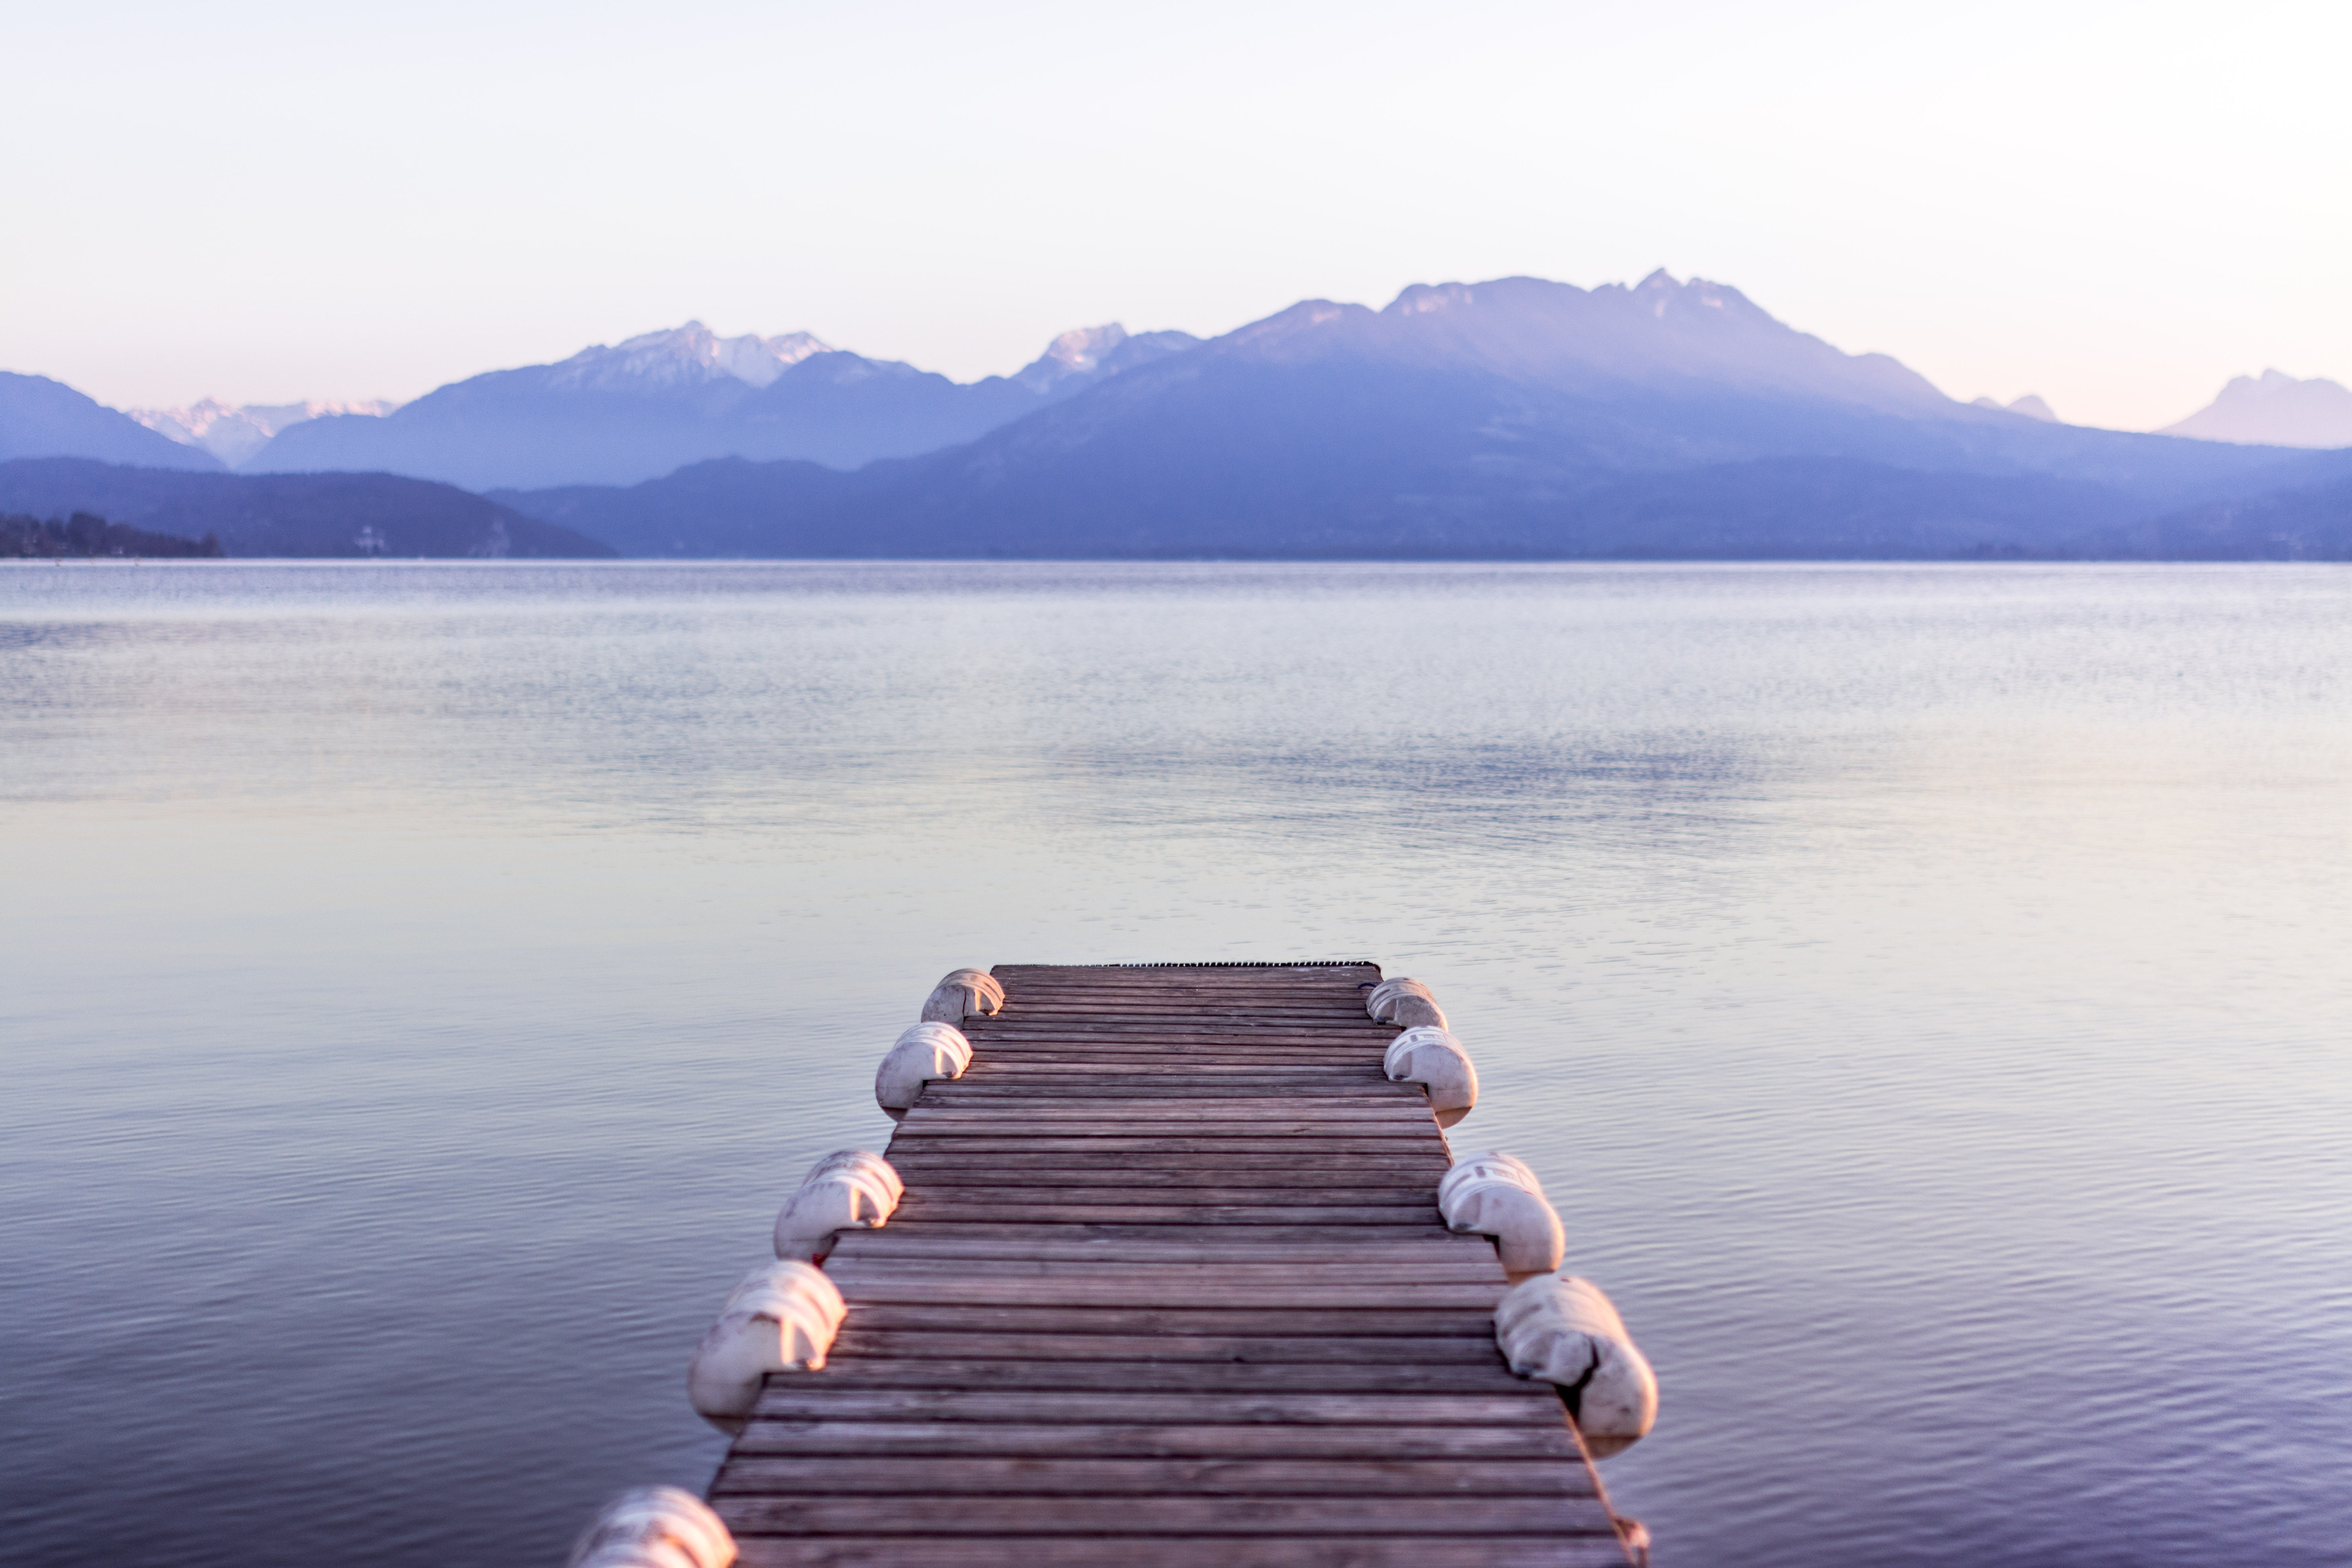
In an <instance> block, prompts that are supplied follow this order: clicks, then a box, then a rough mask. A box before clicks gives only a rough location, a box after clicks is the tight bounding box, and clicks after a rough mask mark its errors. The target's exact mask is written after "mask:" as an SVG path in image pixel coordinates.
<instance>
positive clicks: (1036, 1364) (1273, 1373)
mask: <svg viewBox="0 0 2352 1568" xmlns="http://www.w3.org/2000/svg"><path fill="white" fill-rule="evenodd" d="M824 1381H825V1384H826V1386H828V1387H834V1388H917V1389H950V1388H972V1389H985V1390H990V1391H992V1392H1000V1393H1013V1392H1024V1393H1028V1392H1035V1391H1037V1390H1041V1389H1084V1390H1087V1391H1090V1392H1094V1393H1132V1394H1264V1393H1282V1394H1498V1395H1506V1396H1508V1397H1511V1398H1515V1399H1527V1400H1532V1401H1534V1402H1535V1404H1536V1405H1537V1406H1538V1410H1539V1413H1540V1414H1542V1415H1546V1416H1556V1415H1558V1414H1559V1409H1560V1404H1559V1394H1558V1393H1557V1392H1556V1391H1555V1390H1554V1389H1553V1388H1552V1386H1551V1385H1550V1384H1536V1383H1529V1382H1528V1381H1527V1380H1526V1379H1524V1378H1518V1377H1514V1376H1512V1375H1511V1373H1510V1369H1509V1368H1507V1367H1506V1366H1505V1365H1504V1364H1503V1363H1502V1360H1501V1358H1500V1357H1496V1359H1495V1360H1494V1361H1492V1362H1489V1363H1486V1364H1483V1365H1480V1364H1465V1363H1436V1364H1433V1365H1402V1366H1401V1365H1395V1364H1375V1363H1352V1364H1348V1363H1342V1364H1328V1365H1327V1364H1318V1363H1313V1362H1272V1363H1250V1362H1104V1361H1083V1360H1062V1359H1058V1358H1048V1359H1045V1360H1018V1359H1015V1360H989V1361H973V1360H969V1359H965V1360H954V1359H943V1358H925V1359H914V1360H905V1361H898V1360H883V1359H876V1358H871V1357H857V1358H853V1359H845V1360H842V1361H839V1362H836V1363H832V1364H829V1365H827V1366H826V1368H825V1379H824Z"/></svg>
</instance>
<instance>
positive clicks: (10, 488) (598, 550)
mask: <svg viewBox="0 0 2352 1568" xmlns="http://www.w3.org/2000/svg"><path fill="white" fill-rule="evenodd" d="M156 439H157V440H159V441H160V440H163V437H160V436H158V437H156ZM167 444H168V443H167ZM78 511H82V512H94V513H96V514H98V515H99V516H100V517H103V518H106V519H107V520H108V521H111V522H115V523H120V524H126V525H129V526H131V527H133V528H137V529H141V530H144V531H149V532H153V533H163V534H171V535H174V536H176V537H179V538H182V539H190V540H195V539H202V538H203V537H204V536H205V535H206V534H216V535H218V536H219V539H220V542H221V544H222V547H223V548H224V549H225V550H226V552H228V553H229V554H231V555H288V556H301V557H306V558H308V557H348V556H368V555H386V556H436V557H459V558H463V557H475V558H482V559H504V558H512V559H517V560H531V559H562V560H571V559H593V558H598V557H608V556H610V555H611V554H612V553H613V551H612V550H611V548H610V547H609V546H606V545H604V544H603V543H600V542H597V541H596V540H593V539H588V538H584V537H583V536H582V535H580V534H578V533H575V532H573V531H572V530H570V529H568V528H563V527H562V526H560V525H557V524H554V523H550V522H544V521H540V520H539V519H537V518H531V517H526V516H524V515H522V514H521V513H520V512H517V511H514V510H510V509H509V508H507V507H503V506H500V505H499V504H498V503H497V502H495V501H488V500H483V499H482V498H481V497H480V496H478V495H469V494H468V493H467V492H466V491H464V490H461V489H455V488H453V487H451V486H449V485H443V484H435V483H432V482H430V481H427V480H424V479H402V478H400V477H398V476H396V475H393V474H219V473H214V474H197V473H187V472H175V471H172V470H169V469H162V468H120V467H117V466H115V465H113V464H110V463H100V462H94V461H91V460H89V459H88V458H19V459H17V460H16V461H14V462H5V463H0V512H19V513H26V514H30V515H32V516H35V517H39V518H57V519H64V518H68V517H69V516H70V515H71V514H73V513H75V512H78Z"/></svg>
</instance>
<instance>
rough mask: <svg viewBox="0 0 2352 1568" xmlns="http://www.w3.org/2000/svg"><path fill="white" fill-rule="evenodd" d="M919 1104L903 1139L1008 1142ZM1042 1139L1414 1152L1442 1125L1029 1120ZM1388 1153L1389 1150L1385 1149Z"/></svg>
mask: <svg viewBox="0 0 2352 1568" xmlns="http://www.w3.org/2000/svg"><path fill="white" fill-rule="evenodd" d="M922 1110H923V1107H922V1106H920V1105H918V1106H916V1107H915V1109H914V1110H910V1111H908V1113H907V1119H906V1120H905V1121H901V1122H900V1123H898V1136H899V1137H901V1138H992V1139H996V1140H999V1141H1002V1140H1003V1138H1004V1136H1005V1133H1006V1131H1007V1125H1006V1121H1005V1119H1003V1118H1002V1117H995V1116H990V1115H988V1114H987V1113H986V1112H984V1111H983V1112H982V1113H980V1114H979V1115H978V1116H970V1115H966V1114H963V1113H960V1112H957V1111H952V1110H941V1111H934V1112H933V1113H932V1114H930V1115H928V1116H926V1115H923V1114H921V1112H922ZM1024 1120H1025V1121H1027V1122H1028V1125H1029V1126H1030V1127H1031V1128H1032V1129H1033V1130H1034V1136H1036V1137H1040V1138H1051V1139H1063V1138H1122V1139H1138V1138H1141V1139H1155V1140H1156V1139H1167V1138H1185V1139H1190V1138H1197V1137H1213V1138H1268V1139H1271V1138H1279V1139H1285V1140H1295V1141H1297V1142H1300V1143H1302V1144H1305V1145H1306V1146H1307V1147H1310V1148H1318V1147H1320V1146H1322V1145H1323V1144H1325V1143H1327V1142H1330V1141H1332V1140H1334V1139H1341V1140H1347V1141H1349V1142H1364V1141H1366V1140H1370V1139H1388V1140H1392V1141H1394V1142H1396V1143H1397V1144H1399V1145H1401V1146H1402V1147H1406V1148H1410V1147H1412V1144H1413V1143H1414V1142H1418V1141H1419V1139H1420V1136H1421V1134H1422V1133H1423V1131H1429V1132H1434V1131H1436V1130H1437V1123H1436V1122H1435V1121H1433V1119H1432V1118H1431V1117H1430V1115H1429V1113H1428V1112H1427V1111H1426V1110H1424V1111H1423V1112H1422V1113H1421V1114H1420V1115H1419V1116H1418V1117H1415V1118H1412V1120H1407V1119H1406V1118H1404V1117H1402V1116H1396V1115H1392V1114H1389V1113H1385V1112H1382V1113H1379V1114H1376V1115H1366V1114H1362V1113H1359V1114H1357V1115H1354V1116H1300V1115H1298V1114H1297V1112H1296V1111H1294V1112H1292V1114H1291V1115H1290V1116H1288V1117H1286V1118H1276V1117H1270V1116H1231V1115H1225V1114H1222V1113H1220V1112H1217V1111H1213V1110H1201V1111H1199V1112H1198V1113H1196V1114H1194V1115H1191V1116H1159V1117H1150V1116H1138V1115H1136V1114H1135V1113H1134V1112H1131V1111H1130V1112H1128V1113H1126V1114H1124V1115H1117V1116H1113V1115H1108V1114H1106V1115H1102V1116H1091V1117H1090V1116H1086V1115H1083V1114H1081V1115H1076V1116H1065V1117H1056V1118H1053V1119H1047V1118H1044V1117H1031V1118H1025V1119H1024ZM1382 1152H1386V1151H1385V1150H1383V1151H1382Z"/></svg>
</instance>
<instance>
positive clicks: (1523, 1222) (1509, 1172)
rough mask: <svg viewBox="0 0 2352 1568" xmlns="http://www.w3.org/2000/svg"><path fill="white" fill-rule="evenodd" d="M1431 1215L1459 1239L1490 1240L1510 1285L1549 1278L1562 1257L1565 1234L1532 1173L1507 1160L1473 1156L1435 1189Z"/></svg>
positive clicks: (1495, 1155) (1488, 1155)
mask: <svg viewBox="0 0 2352 1568" xmlns="http://www.w3.org/2000/svg"><path fill="white" fill-rule="evenodd" d="M1437 1212H1438V1213H1439V1214H1441V1215H1444V1216H1445V1223H1446V1225H1447V1226H1450V1227H1452V1228H1453V1229H1454V1230H1457V1231H1460V1232H1462V1233H1463V1234H1464V1235H1465V1236H1491V1237H1494V1238H1495V1251H1496V1255H1497V1256H1498V1257H1500V1258H1502V1260H1503V1272H1504V1273H1506V1274H1507V1275H1509V1276H1510V1277H1511V1279H1512V1280H1513V1281H1514V1282H1516V1281H1517V1280H1520V1279H1526V1278H1527V1277H1528V1275H1530V1274H1549V1273H1550V1272H1551V1271H1552V1270H1553V1269H1555V1268H1559V1263H1560V1259H1561V1258H1563V1257H1565V1256H1566V1255H1567V1251H1568V1233H1567V1231H1565V1230H1564V1229H1562V1228H1561V1226H1560V1223H1559V1211H1558V1210H1556V1209H1554V1208H1553V1207H1552V1206H1551V1204H1550V1202H1549V1200H1548V1199H1547V1198H1545V1196H1544V1192H1543V1184H1542V1183H1541V1182H1539V1181H1538V1180H1536V1173H1534V1172H1533V1171H1530V1170H1529V1169H1528V1167H1527V1166H1526V1165H1525V1164H1524V1163H1521V1162H1519V1161H1517V1160H1514V1159H1512V1158H1511V1157H1510V1156H1509V1155H1508V1154H1505V1153H1500V1152H1488V1153H1485V1154H1473V1155H1472V1156H1471V1157H1470V1158H1468V1159H1467V1160H1465V1161H1463V1162H1462V1163H1460V1164H1458V1165H1456V1166H1454V1169H1452V1170H1450V1171H1448V1172H1446V1173H1445V1175H1444V1179H1443V1180H1441V1181H1440V1182H1439V1183H1438V1184H1437Z"/></svg>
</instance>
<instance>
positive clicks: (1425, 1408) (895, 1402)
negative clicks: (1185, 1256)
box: [752, 1373, 1566, 1427]
mask: <svg viewBox="0 0 2352 1568" xmlns="http://www.w3.org/2000/svg"><path fill="white" fill-rule="evenodd" d="M1535 1410H1536V1405H1535V1403H1534V1401H1532V1400H1531V1399H1529V1398H1528V1397H1527V1396H1526V1395H1524V1394H1412V1395H1403V1394H1280V1393H1261V1394H1239V1393H1234V1394H1134V1393H1128V1394H1090V1393H1086V1392H1083V1391H1078V1390H1069V1391H1059V1390H1057V1391H1055V1392H1052V1393H1029V1392H1024V1391H1022V1390H1018V1389H926V1388H850V1387H845V1386H844V1385H842V1384H840V1383H838V1382H836V1381H835V1380H833V1379H830V1378H827V1377H825V1376H824V1374H823V1373H777V1374H774V1375H772V1376H771V1377H770V1378H769V1380H768V1386H767V1389H766V1391H765V1392H764V1393H762V1394H761V1395H760V1402H759V1403H758V1404H757V1405H754V1406H753V1407H752V1413H753V1414H754V1415H758V1416H761V1417H762V1418H767V1419H793V1418H797V1419H800V1420H813V1419H819V1418H824V1417H830V1418H832V1419H835V1420H841V1421H969V1422H989V1421H1027V1422H1042V1423H1053V1422H1063V1421H1071V1422H1085V1423H1097V1424H1102V1425H1119V1426H1160V1425H1165V1426H1198V1425H1202V1424H1204V1423H1214V1424H1216V1425H1219V1426H1259V1425H1265V1424H1274V1425H1278V1426H1355V1427H1368V1426H1526V1425H1528V1424H1529V1423H1530V1421H1532V1420H1534V1419H1535V1414H1534V1413H1535ZM1549 1418H1551V1419H1560V1420H1564V1419H1565V1418H1566V1417H1565V1414H1564V1412H1563V1411H1562V1410H1561V1409H1560V1407H1559V1405H1558V1404H1557V1403H1556V1402H1552V1403H1551V1407H1550V1410H1549Z"/></svg>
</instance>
